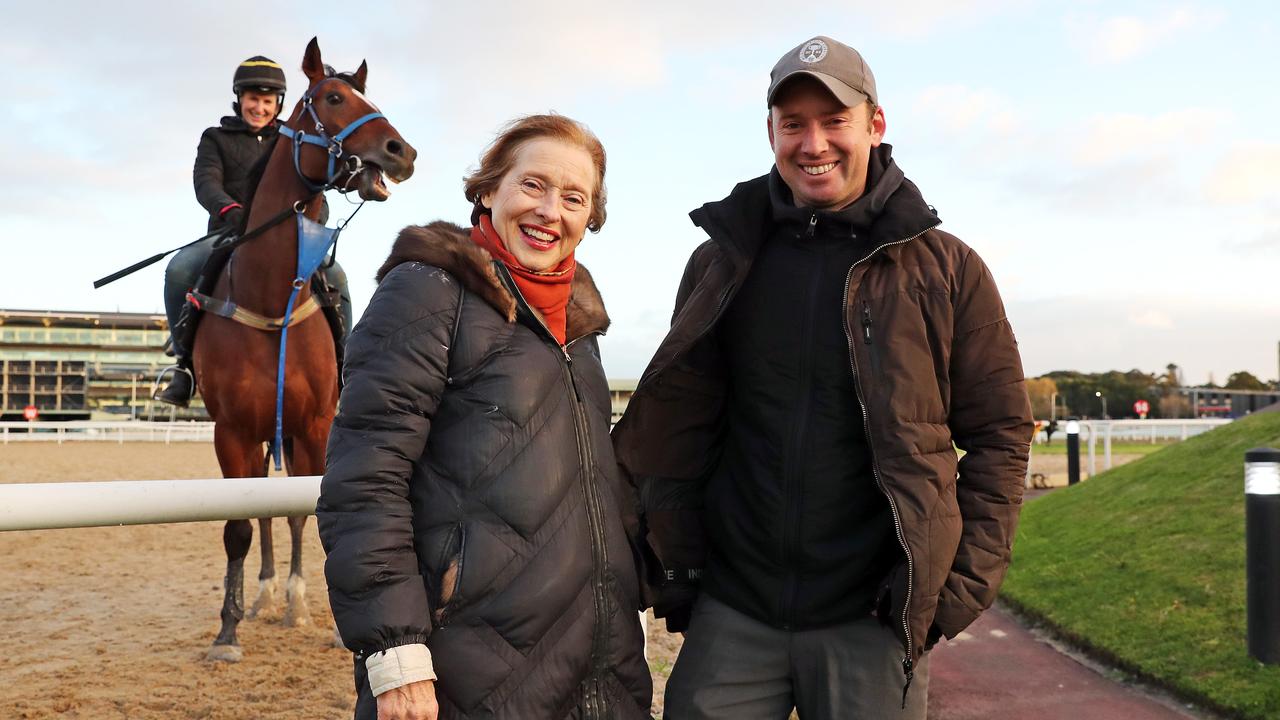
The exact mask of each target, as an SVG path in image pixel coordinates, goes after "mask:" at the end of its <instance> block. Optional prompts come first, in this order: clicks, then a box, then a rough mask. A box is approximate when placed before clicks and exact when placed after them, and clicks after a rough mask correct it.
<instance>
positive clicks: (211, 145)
mask: <svg viewBox="0 0 1280 720" xmlns="http://www.w3.org/2000/svg"><path fill="white" fill-rule="evenodd" d="M279 132H280V130H279V125H278V124H277V123H276V122H271V123H270V124H268V125H267V126H266V127H264V128H262V129H261V130H258V131H256V132H255V131H254V130H253V129H252V128H250V127H249V125H248V123H246V122H245V121H244V120H243V119H241V118H240V117H239V116H237V115H227V116H226V117H224V118H222V120H221V122H220V123H219V124H218V126H217V127H211V128H209V129H207V130H205V131H204V133H203V134H202V135H201V136H200V145H199V147H198V148H197V149H196V164H195V168H194V170H193V171H192V173H191V174H192V179H193V180H194V181H195V186H196V200H198V201H200V204H201V205H202V206H203V207H204V209H205V210H207V211H208V212H209V230H210V231H212V230H213V229H214V228H215V227H216V226H217V225H218V224H219V222H221V218H220V216H219V213H220V212H221V211H222V209H223V208H225V207H226V206H228V205H230V204H231V203H240V204H241V205H246V206H247V205H248V204H249V200H251V199H252V198H250V197H248V195H249V171H250V170H252V169H253V166H254V164H255V163H257V162H258V158H260V157H262V153H263V152H264V151H265V150H266V149H267V148H269V147H271V146H272V144H273V142H272V141H274V140H275V138H276V136H277V135H278V134H279Z"/></svg>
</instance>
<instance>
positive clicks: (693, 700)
mask: <svg viewBox="0 0 1280 720" xmlns="http://www.w3.org/2000/svg"><path fill="white" fill-rule="evenodd" d="M904 652H905V651H904V649H903V647H902V643H900V642H898V639H897V638H896V637H895V636H894V634H893V633H892V632H890V631H889V630H888V629H887V628H885V627H883V626H882V625H880V621H879V620H877V619H876V618H874V617H870V616H868V617H866V618H865V619H861V620H856V621H854V622H851V623H846V624H844V625H836V626H833V627H828V628H821V629H818V630H803V631H798V632H789V631H786V630H779V629H777V628H775V627H772V626H770V625H766V624H764V623H761V622H759V621H757V620H754V619H752V618H750V617H748V616H746V615H743V614H742V613H740V612H738V611H736V610H734V609H732V608H730V607H729V606H727V605H725V604H724V603H722V602H719V601H718V600H715V599H714V598H711V597H708V596H707V595H706V594H703V595H701V596H699V598H698V603H697V605H696V606H694V609H693V617H692V619H691V620H690V623H689V632H688V634H687V636H686V638H685V642H684V647H682V648H681V649H680V656H679V657H678V658H676V664H675V667H674V668H673V669H672V671H671V679H670V681H668V683H667V693H666V698H665V700H664V706H665V712H664V715H663V717H664V718H666V719H667V720H730V719H732V720H755V719H757V718H759V719H760V720H785V719H786V718H787V717H788V716H789V715H790V713H791V711H792V709H793V708H794V709H795V710H797V711H798V713H799V715H800V718H801V720H836V719H837V718H838V719H839V720H877V719H878V718H892V719H893V720H924V717H925V710H926V705H927V702H926V700H927V697H928V690H929V656H928V655H927V654H926V655H925V656H924V657H923V658H921V659H920V660H919V662H918V663H917V664H916V668H915V677H914V679H913V680H912V682H911V688H910V690H909V691H908V693H907V698H906V700H907V702H906V708H905V709H904V708H903V707H902V688H903V685H904V684H905V682H906V677H905V676H904V675H903V672H902V658H903V655H904Z"/></svg>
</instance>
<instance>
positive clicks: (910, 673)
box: [902, 655, 915, 710]
mask: <svg viewBox="0 0 1280 720" xmlns="http://www.w3.org/2000/svg"><path fill="white" fill-rule="evenodd" d="M902 674H904V675H906V676H907V682H906V684H905V685H903V686H902V709H903V710H906V709H907V691H908V690H910V689H911V679H912V678H914V677H915V671H914V670H913V668H912V664H911V656H910V655H908V656H907V657H904V658H902Z"/></svg>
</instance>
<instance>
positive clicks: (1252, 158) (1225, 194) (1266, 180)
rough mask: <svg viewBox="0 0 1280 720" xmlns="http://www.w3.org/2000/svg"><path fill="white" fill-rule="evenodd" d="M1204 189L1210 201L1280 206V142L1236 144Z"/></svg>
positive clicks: (1226, 203)
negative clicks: (1263, 203)
mask: <svg viewBox="0 0 1280 720" xmlns="http://www.w3.org/2000/svg"><path fill="white" fill-rule="evenodd" d="M1204 189H1205V195H1206V196H1207V197H1208V198H1209V199H1210V200H1212V201H1214V202H1216V203H1220V204H1224V205H1237V204H1250V203H1258V202H1265V203H1268V204H1270V205H1273V206H1280V143H1264V142H1248V143H1241V144H1238V145H1236V146H1235V147H1233V148H1232V149H1231V150H1230V151H1229V152H1227V154H1226V155H1225V156H1224V157H1223V158H1222V160H1221V161H1220V162H1219V163H1218V164H1217V166H1216V167H1215V168H1214V170H1213V172H1212V173H1210V175H1209V176H1208V177H1207V178H1206V182H1205V188H1204Z"/></svg>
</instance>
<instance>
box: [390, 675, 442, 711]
mask: <svg viewBox="0 0 1280 720" xmlns="http://www.w3.org/2000/svg"><path fill="white" fill-rule="evenodd" d="M439 713H440V706H439V705H437V704H436V683H435V681H434V680H422V681H419V682H416V683H409V684H408V685H401V686H400V687H398V688H395V689H393V690H388V691H386V692H384V693H382V694H381V695H379V696H378V720H436V717H437V715H438V714H439Z"/></svg>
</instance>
